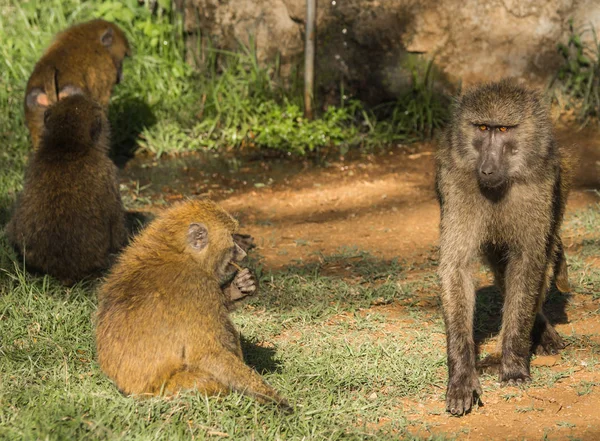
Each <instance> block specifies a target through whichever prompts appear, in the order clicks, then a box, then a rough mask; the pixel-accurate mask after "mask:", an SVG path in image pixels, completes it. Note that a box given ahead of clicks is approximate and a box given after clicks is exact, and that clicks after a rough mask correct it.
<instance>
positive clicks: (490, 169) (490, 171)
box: [481, 166, 494, 176]
mask: <svg viewBox="0 0 600 441" xmlns="http://www.w3.org/2000/svg"><path fill="white" fill-rule="evenodd" d="M481 174H483V175H484V176H490V175H493V174H494V168H493V167H490V166H487V167H481Z"/></svg>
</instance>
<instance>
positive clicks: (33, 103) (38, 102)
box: [25, 88, 50, 109]
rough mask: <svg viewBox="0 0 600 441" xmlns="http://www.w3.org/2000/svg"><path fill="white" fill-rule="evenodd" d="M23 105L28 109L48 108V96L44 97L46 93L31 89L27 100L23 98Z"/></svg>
mask: <svg viewBox="0 0 600 441" xmlns="http://www.w3.org/2000/svg"><path fill="white" fill-rule="evenodd" d="M25 103H26V104H27V107H28V108H30V109H32V108H34V107H38V106H39V107H48V105H49V104H50V103H49V102H48V95H46V92H44V91H43V90H42V89H38V88H35V89H32V90H31V92H29V94H28V95H27V98H25Z"/></svg>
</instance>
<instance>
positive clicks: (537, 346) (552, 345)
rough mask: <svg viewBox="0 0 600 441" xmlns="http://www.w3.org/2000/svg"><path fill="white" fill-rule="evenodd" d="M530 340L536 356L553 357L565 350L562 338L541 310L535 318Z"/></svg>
mask: <svg viewBox="0 0 600 441" xmlns="http://www.w3.org/2000/svg"><path fill="white" fill-rule="evenodd" d="M531 340H532V348H533V352H534V353H535V354H536V355H553V354H557V353H558V351H560V350H561V349H564V348H565V342H564V341H563V339H562V337H561V336H560V334H559V333H558V332H557V331H556V329H554V326H552V325H551V324H550V322H549V321H548V319H547V318H546V316H545V315H544V313H543V312H542V311H541V310H540V311H539V312H538V313H537V315H536V316H535V323H534V324H533V330H532V331H531Z"/></svg>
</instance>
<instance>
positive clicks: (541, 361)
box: [531, 355, 561, 366]
mask: <svg viewBox="0 0 600 441" xmlns="http://www.w3.org/2000/svg"><path fill="white" fill-rule="evenodd" d="M560 359H561V357H560V355H543V356H540V357H536V358H535V360H532V361H531V366H554V365H555V364H558V362H560Z"/></svg>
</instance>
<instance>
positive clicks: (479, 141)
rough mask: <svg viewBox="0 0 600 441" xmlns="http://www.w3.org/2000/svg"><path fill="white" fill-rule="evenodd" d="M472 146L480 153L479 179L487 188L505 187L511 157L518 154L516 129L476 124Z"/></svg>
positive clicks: (478, 162)
mask: <svg viewBox="0 0 600 441" xmlns="http://www.w3.org/2000/svg"><path fill="white" fill-rule="evenodd" d="M474 131H475V134H474V135H473V141H472V142H471V144H472V145H473V148H474V149H475V150H476V151H477V152H478V157H477V162H476V164H475V167H476V171H477V179H478V180H479V183H480V184H481V185H482V186H483V187H486V188H495V187H499V186H501V185H504V184H505V183H506V181H507V179H508V171H509V170H510V165H509V162H510V160H511V157H512V156H514V155H516V154H517V153H518V148H517V146H516V141H517V139H516V136H515V127H507V126H493V125H489V124H483V123H482V124H477V125H475V124H474Z"/></svg>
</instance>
